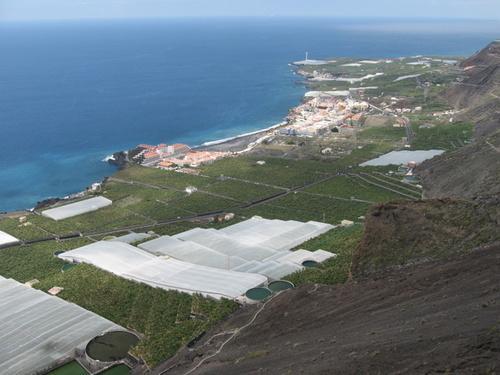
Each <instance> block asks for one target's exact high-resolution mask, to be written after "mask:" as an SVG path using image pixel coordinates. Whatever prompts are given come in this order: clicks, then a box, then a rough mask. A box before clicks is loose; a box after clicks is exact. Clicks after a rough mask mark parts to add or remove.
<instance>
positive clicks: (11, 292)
mask: <svg viewBox="0 0 500 375" xmlns="http://www.w3.org/2000/svg"><path fill="white" fill-rule="evenodd" d="M115 330H122V331H126V330H125V329H124V328H123V327H120V326H118V325H116V324H114V323H113V322H111V321H109V320H106V319H104V318H102V317H100V316H98V315H96V314H94V313H92V312H90V311H87V310H85V309H83V308H81V307H79V306H77V305H75V304H72V303H68V302H66V301H64V300H62V299H60V298H57V297H53V296H50V295H48V294H46V293H44V292H42V291H39V290H36V289H32V288H29V287H26V286H24V285H22V284H20V283H18V282H17V281H14V280H10V279H4V278H2V277H0V342H1V343H2V344H1V350H0V374H5V375H11V374H33V373H38V372H40V371H43V370H46V369H49V368H51V367H54V366H56V364H57V362H58V361H60V360H63V359H66V358H68V357H71V356H73V354H74V351H75V349H77V348H78V349H84V348H85V346H86V345H87V343H88V342H89V341H90V340H91V339H93V338H94V337H96V336H99V335H102V334H104V333H106V332H108V331H115Z"/></svg>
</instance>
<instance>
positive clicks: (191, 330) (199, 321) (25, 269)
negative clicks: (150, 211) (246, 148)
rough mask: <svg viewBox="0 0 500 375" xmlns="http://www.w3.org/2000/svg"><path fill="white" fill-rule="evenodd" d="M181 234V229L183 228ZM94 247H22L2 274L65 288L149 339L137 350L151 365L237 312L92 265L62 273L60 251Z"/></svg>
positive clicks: (2, 262)
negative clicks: (113, 273) (135, 280)
mask: <svg viewBox="0 0 500 375" xmlns="http://www.w3.org/2000/svg"><path fill="white" fill-rule="evenodd" d="M179 230H181V228H179ZM88 243H90V241H89V240H87V239H84V238H79V239H73V240H65V241H48V242H42V243H38V244H33V245H29V246H16V247H12V248H8V249H3V250H2V251H1V252H0V275H2V276H3V277H7V278H13V279H15V280H17V281H20V282H27V281H30V280H33V279H38V280H39V281H40V283H39V284H36V285H35V287H36V288H39V289H41V290H44V291H47V290H48V289H50V288H52V287H53V286H59V287H63V288H64V291H63V292H61V293H60V294H59V295H58V296H59V297H61V298H63V299H65V300H67V301H70V302H74V303H76V304H78V305H80V306H82V307H84V308H86V309H88V310H90V311H93V312H95V313H97V314H99V315H101V316H103V317H104V318H107V319H109V320H112V321H113V322H115V323H117V324H119V325H122V326H124V327H128V328H130V329H132V330H134V331H136V332H138V333H139V334H140V335H142V336H144V339H142V340H141V342H140V344H139V345H138V346H137V347H136V348H135V349H134V352H135V354H137V355H139V356H141V357H142V358H143V359H144V360H146V362H147V363H148V364H149V365H155V364H157V363H158V362H159V361H160V360H162V359H165V358H167V357H169V356H171V355H173V354H174V353H175V351H177V350H178V349H179V347H180V346H181V345H183V344H186V343H187V342H188V341H189V340H191V339H192V338H193V337H195V336H197V335H198V334H200V333H201V332H203V331H204V330H206V329H207V328H209V327H210V326H211V325H213V324H214V323H215V322H217V321H219V320H220V319H222V318H224V317H225V316H227V315H228V314H229V313H231V312H232V311H234V309H236V307H237V305H236V304H235V303H233V302H231V301H228V300H223V301H215V300H212V299H207V298H203V297H201V296H190V295H188V294H183V293H177V292H173V291H165V290H163V289H156V288H151V287H149V286H147V285H144V284H138V283H135V282H132V281H128V280H125V279H122V278H120V277H118V276H114V275H112V274H110V273H107V272H104V271H101V270H99V269H97V268H95V267H92V266H89V265H83V264H82V265H78V266H76V267H73V268H70V269H69V270H66V271H64V272H63V271H62V267H63V266H64V264H65V263H64V262H63V261H62V260H60V259H59V258H57V257H56V256H55V255H54V254H55V253H56V252H61V251H67V250H71V249H74V248H77V247H80V246H84V245H86V244H88Z"/></svg>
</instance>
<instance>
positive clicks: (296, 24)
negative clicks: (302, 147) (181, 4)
mask: <svg viewBox="0 0 500 375" xmlns="http://www.w3.org/2000/svg"><path fill="white" fill-rule="evenodd" d="M464 22H467V24H464ZM389 26H390V27H389ZM390 30H392V31H390ZM394 30H397V31H396V32H395V31H394ZM463 30H467V32H465V31H463ZM499 35H500V24H499V23H498V22H493V21H491V22H489V21H488V22H484V21H481V22H479V21H460V22H457V21H444V20H433V21H425V20H407V21H405V22H401V21H397V20H366V19H363V20H339V19H297V18H293V19H275V18H265V19H262V18H259V19H238V20H234V19H163V20H160V19H151V20H114V21H104V20H101V21H78V22H69V21H66V22H48V21H45V22H4V23H2V22H0V49H1V50H2V52H3V53H2V59H0V131H1V133H0V134H1V137H2V142H1V143H2V155H1V156H0V211H8V210H17V209H26V208H30V207H33V206H34V205H35V204H36V203H37V202H38V201H40V200H43V199H46V198H49V197H61V196H65V195H68V194H71V193H75V192H78V191H81V190H83V189H85V187H87V186H89V185H90V184H91V183H93V182H95V181H99V180H101V179H102V178H104V177H105V176H109V175H111V174H112V173H114V171H115V168H114V167H112V166H110V165H109V164H107V163H105V162H103V159H104V158H105V157H106V156H107V155H110V154H112V153H113V152H116V151H120V150H124V149H129V148H132V147H134V146H135V145H137V144H139V143H153V144H157V143H177V142H182V143H187V144H189V145H199V144H202V143H204V142H212V141H216V140H220V139H225V138H230V137H234V136H237V135H240V134H244V133H249V132H253V131H256V130H258V129H262V128H268V127H270V126H272V125H274V124H277V123H279V122H281V121H282V120H283V118H284V117H285V116H286V114H287V112H288V110H289V109H290V108H291V107H293V106H295V105H297V104H298V103H299V102H300V100H301V99H302V98H303V95H304V93H305V91H306V88H305V87H304V85H303V84H302V80H301V79H300V77H298V76H296V75H294V74H293V72H292V70H291V67H290V66H289V63H291V62H292V61H296V60H301V59H303V58H304V54H305V52H309V56H310V58H316V59H322V58H330V57H337V56H342V57H360V58H361V57H365V58H383V57H389V58H394V57H401V56H415V55H434V56H436V55H440V56H453V57H457V56H466V55H470V54H472V53H474V52H475V51H477V50H479V49H481V48H483V47H484V46H485V45H486V44H487V43H489V42H491V41H493V40H494V39H498V37H499Z"/></svg>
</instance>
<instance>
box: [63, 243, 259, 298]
mask: <svg viewBox="0 0 500 375" xmlns="http://www.w3.org/2000/svg"><path fill="white" fill-rule="evenodd" d="M59 257H60V258H61V259H64V260H69V261H74V262H84V263H88V264H92V265H94V266H96V267H99V268H101V269H103V270H106V271H108V272H111V273H114V274H116V275H118V276H121V277H124V278H127V279H130V280H134V281H138V282H142V283H144V284H148V285H151V286H153V287H158V288H162V289H166V290H178V291H181V292H186V293H190V294H194V293H200V294H202V295H205V296H211V297H214V298H217V299H219V298H222V297H226V298H237V297H239V296H241V295H243V294H244V293H245V292H246V291H247V290H248V289H251V288H254V287H257V286H260V285H262V284H264V283H266V282H267V278H266V277H265V276H263V275H258V274H251V273H241V272H234V271H229V270H224V269H219V268H214V267H206V266H201V265H196V264H193V263H188V262H183V261H180V260H177V259H173V258H160V257H157V256H155V255H152V254H150V253H148V252H146V251H143V250H141V249H138V248H136V247H134V246H131V245H128V244H125V243H121V242H115V241H101V242H96V243H93V244H91V245H87V246H84V247H81V248H79V249H76V250H72V251H68V252H65V253H63V254H60V255H59Z"/></svg>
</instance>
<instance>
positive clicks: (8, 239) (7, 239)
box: [0, 230, 19, 247]
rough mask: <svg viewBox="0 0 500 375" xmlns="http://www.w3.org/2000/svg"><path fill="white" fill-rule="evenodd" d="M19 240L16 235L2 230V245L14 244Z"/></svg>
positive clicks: (0, 233)
mask: <svg viewBox="0 0 500 375" xmlns="http://www.w3.org/2000/svg"><path fill="white" fill-rule="evenodd" d="M18 242H19V240H18V239H17V238H16V237H14V236H11V235H10V234H8V233H5V232H2V231H1V230H0V247H2V246H7V245H12V244H15V243H18Z"/></svg>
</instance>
